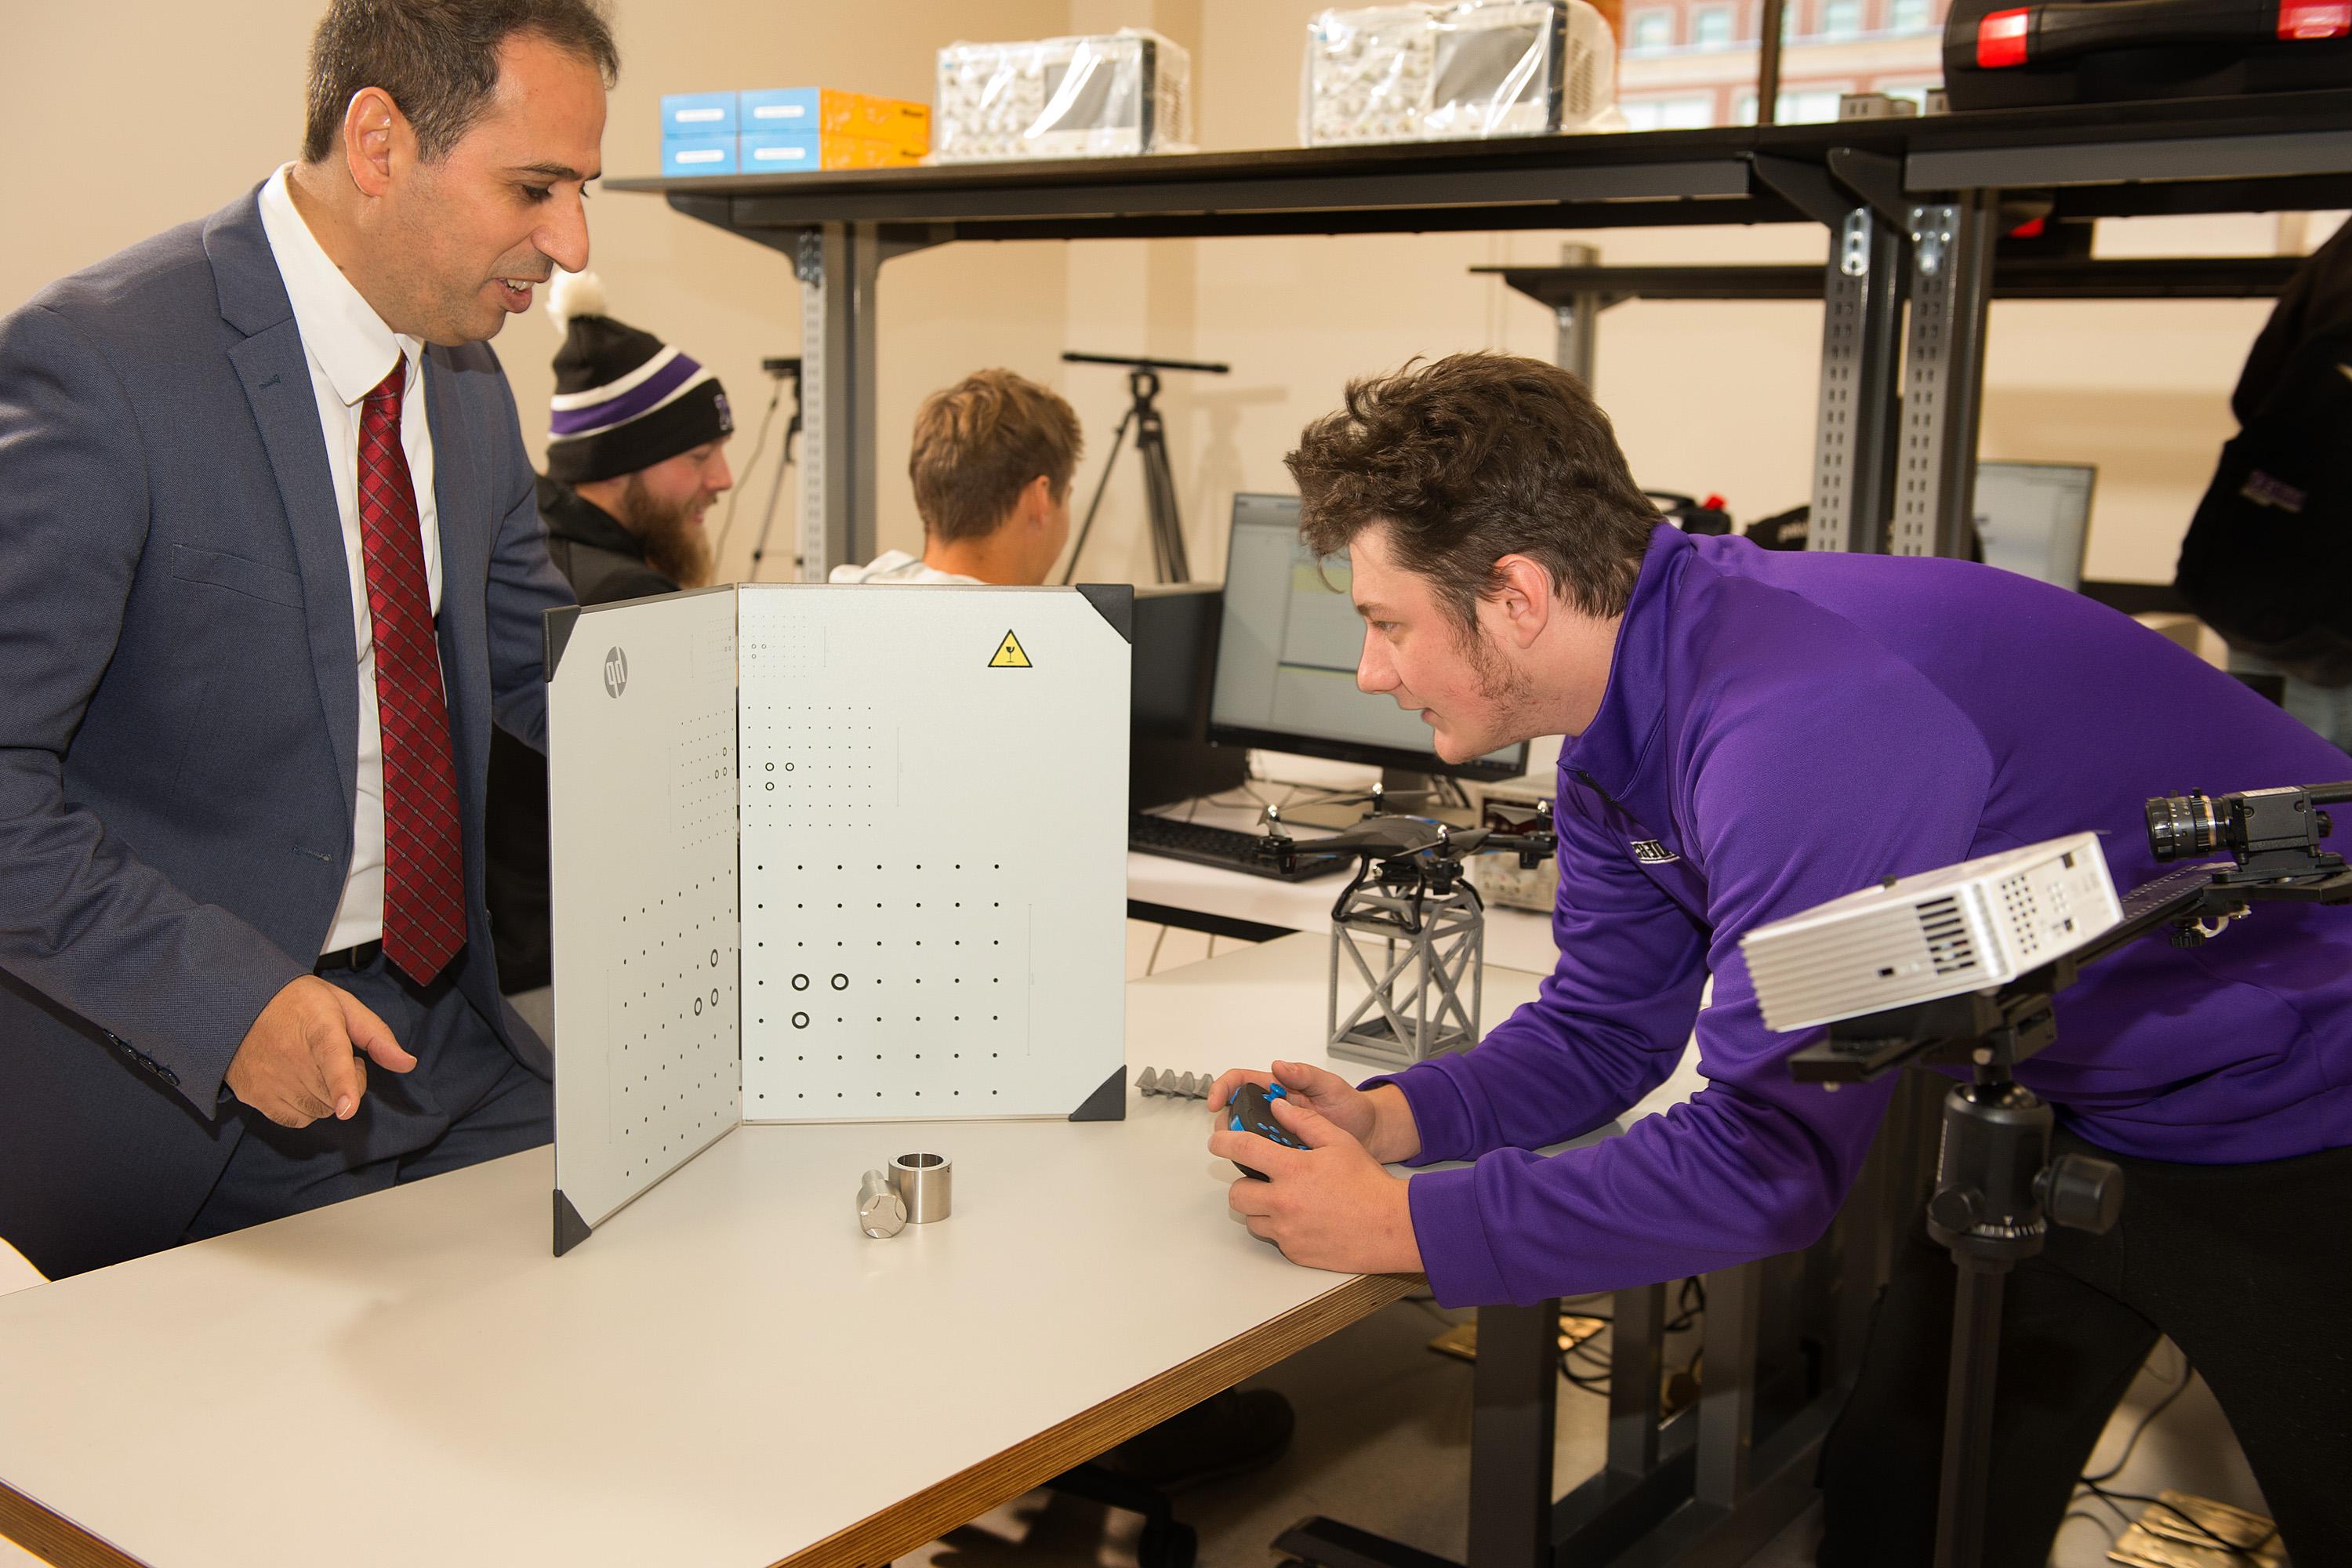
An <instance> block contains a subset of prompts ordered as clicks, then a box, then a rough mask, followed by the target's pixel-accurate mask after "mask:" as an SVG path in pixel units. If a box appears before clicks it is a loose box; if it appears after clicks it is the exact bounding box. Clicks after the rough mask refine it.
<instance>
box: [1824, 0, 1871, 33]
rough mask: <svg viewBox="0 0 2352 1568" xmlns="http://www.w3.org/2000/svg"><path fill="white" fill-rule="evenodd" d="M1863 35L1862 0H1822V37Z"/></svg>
mask: <svg viewBox="0 0 2352 1568" xmlns="http://www.w3.org/2000/svg"><path fill="white" fill-rule="evenodd" d="M1861 36H1862V0H1822V28H1821V37H1824V38H1858V37H1861Z"/></svg>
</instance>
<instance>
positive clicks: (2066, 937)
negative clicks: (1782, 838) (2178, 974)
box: [1739, 833, 2123, 1033]
mask: <svg viewBox="0 0 2352 1568" xmlns="http://www.w3.org/2000/svg"><path fill="white" fill-rule="evenodd" d="M2122 919H2123V906H2122V904H2121V902H2120V901H2119V900H2117V898H2116V885H2115V882H2114V881H2113V879H2110V878H2109V877H2108V875H2107V860H2106V857H2105V855H2103V854H2101V853H2100V852H2099V840H2098V836H2097V835H2095V834H2091V833H2077V834H2074V836H2073V837H2067V838H2053V839H2050V840H2049V841H2047V842H2046V843H2042V844H2029V845H2027V846H2026V847H2024V848H2022V849H2011V850H2007V851H2004V852H2003V853H2001V854H1999V855H1988V856H1985V857H1984V858H1981V859H1978V860H1964V861H1962V862H1961V863H1960V864H1958V865H1957V866H1946V867H1944V868H1941V869H1939V870H1935V871H1923V872H1921V873H1919V874H1918V875H1917V876H1916V877H1903V878H1898V879H1895V880H1894V881H1891V882H1888V883H1885V884H1884V885H1883V886H1880V887H1875V888H1864V889H1863V890H1862V891H1861V892H1858V893H1848V894H1847V895H1846V896H1845V897H1844V898H1842V899H1832V900H1830V901H1829V902H1828V903H1826V904H1822V905H1819V906H1817V907H1815V908H1813V909H1810V910H1806V911H1805V912H1804V913H1803V914H1801V915H1791V916H1790V917H1789V918H1788V919H1787V920H1783V921H1773V922H1772V923H1771V924H1770V925H1763V926H1758V927H1757V928H1756V929H1755V930H1754V931H1749V932H1748V934H1747V935H1746V936H1744V937H1742V938H1740V941H1739V948H1740V951H1741V952H1743V953H1745V954H1747V957H1748V974H1749V975H1750V977H1752V978H1753V980H1754V981H1755V983H1756V1000H1757V1002H1758V1004H1759V1005H1760V1006H1761V1007H1762V1008H1763V1011H1764V1022H1765V1023H1766V1025H1768V1026H1769V1027H1771V1028H1773V1029H1775V1030H1778V1031H1780V1032H1782V1033H1786V1032H1787V1031H1789V1030H1791V1029H1810V1028H1812V1027H1814V1026H1818V1025H1822V1024H1832V1023H1835V1022H1836V1021H1837V1020H1839V1019H1841V1018H1858V1017H1861V1016H1864V1014H1869V1013H1877V1012H1883V1011H1885V1009H1887V1008H1889V1007H1903V1006H1907V1005H1911V1004H1913V1003H1916V1002H1932V1001H1935V1000H1937V998H1938V997H1943V996H1957V995H1959V994H1962V993H1964V992H1969V991H1980V990H1983V989H1985V988H1987V987H1989V986H1994V985H2000V984H2006V983H2007V982H2009V981H2011V980H2014V979H2016V978H2017V977H2018V976H2019V975H2021V974H2024V973H2029V972H2030V971H2032V970H2034V969H2038V968H2040V967H2041V966H2042V964H2045V963H2050V962H2051V961H2052V960H2053V959H2056V958H2061V957H2063V956H2064V955H2065V954H2066V953H2068V952H2073V951H2074V949H2076V948H2078V947H2080V946H2082V945H2083V944H2084V942H2089V941H2091V940H2092V939H2093V938H2095V937H2096V936H2098V935H2100V934H2101V933H2102V932H2104V931H2106V930H2107V929H2108V928H2110V927H2111V926H2114V925H2115V924H2116V923H2117V922H2118V921H2121V920H2122Z"/></svg>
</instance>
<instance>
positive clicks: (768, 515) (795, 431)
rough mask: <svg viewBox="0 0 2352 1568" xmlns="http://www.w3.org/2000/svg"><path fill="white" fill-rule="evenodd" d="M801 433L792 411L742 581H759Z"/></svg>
mask: <svg viewBox="0 0 2352 1568" xmlns="http://www.w3.org/2000/svg"><path fill="white" fill-rule="evenodd" d="M800 433H801V411H800V410H799V409H797V408H795V409H793V417H792V423H790V424H788V425H786V426H784V447H783V450H782V452H780V453H778V454H777V456H776V482H775V483H774V484H772V485H771V486H769V487H768V510H766V511H764V512H761V514H760V537H759V538H757V539H755V540H753V541H752V542H751V574H750V575H749V576H748V577H746V578H745V579H744V581H746V582H749V583H756V582H758V581H759V580H760V562H761V557H763V556H765V555H766V554H767V553H768V531H769V530H770V529H772V528H773V527H775V526H776V502H777V501H778V500H782V497H783V493H784V475H785V474H786V473H787V472H788V471H789V470H790V469H791V468H792V466H793V437H796V436H798V435H799V434H800Z"/></svg>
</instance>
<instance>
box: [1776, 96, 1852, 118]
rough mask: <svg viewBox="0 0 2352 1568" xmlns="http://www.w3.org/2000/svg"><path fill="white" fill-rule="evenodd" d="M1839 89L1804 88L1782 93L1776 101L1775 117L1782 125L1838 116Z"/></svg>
mask: <svg viewBox="0 0 2352 1568" xmlns="http://www.w3.org/2000/svg"><path fill="white" fill-rule="evenodd" d="M1840 90H1841V89H1837V88H1834V87H1831V88H1805V89H1800V90H1798V91H1794V92H1784V93H1782V94H1781V95H1780V98H1779V99H1778V100H1777V101H1778V102H1779V104H1780V113H1779V114H1778V116H1777V117H1776V118H1778V120H1779V121H1780V123H1781V124H1783V125H1811V124H1815V123H1817V122H1819V121H1824V120H1835V119H1836V118H1837V117H1838V95H1839V92H1840Z"/></svg>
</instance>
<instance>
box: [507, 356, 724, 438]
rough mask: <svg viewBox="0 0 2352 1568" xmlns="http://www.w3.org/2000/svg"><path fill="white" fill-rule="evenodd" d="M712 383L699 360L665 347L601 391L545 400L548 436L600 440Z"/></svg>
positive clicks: (559, 395)
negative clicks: (622, 426)
mask: <svg viewBox="0 0 2352 1568" xmlns="http://www.w3.org/2000/svg"><path fill="white" fill-rule="evenodd" d="M711 379H713V378H712V376H711V374H710V373H709V371H707V370H705V369H703V367H702V365H701V364H700V363H698V361H696V360H694V359H692V358H690V357H689V356H688V355H686V354H682V353H678V351H677V350H676V349H674V348H664V349H663V350H662V351H661V352H660V353H657V354H656V355H654V356H653V357H652V358H651V359H649V360H647V361H646V363H643V364H641V365H639V366H637V368H636V369H635V370H633V371H631V372H629V374H626V375H624V376H621V377H619V378H618V379H616V380H614V381H610V382H607V383H606V384H604V385H603V386H595V387H591V388H589V389H588V390H587V391H585V392H565V393H558V394H557V395H555V396H553V397H552V398H550V399H549V400H548V406H549V408H550V411H551V415H550V418H549V420H548V426H547V433H548V436H549V437H550V438H551V439H553V440H558V441H569V440H578V439H581V438H583V437H589V436H596V435H601V434H603V433H604V431H607V430H610V429H612V428H613V427H614V426H617V425H625V424H627V423H628V422H629V421H630V420H632V419H642V418H644V417H645V416H646V415H648V414H651V413H652V412H653V411H654V410H655V409H656V408H660V407H663V406H664V405H667V404H670V403H674V402H676V401H677V399H678V398H679V397H681V396H683V395H685V394H686V392H687V391H688V388H690V387H692V386H694V385H696V384H698V383H700V382H705V381H709V380H711Z"/></svg>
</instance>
